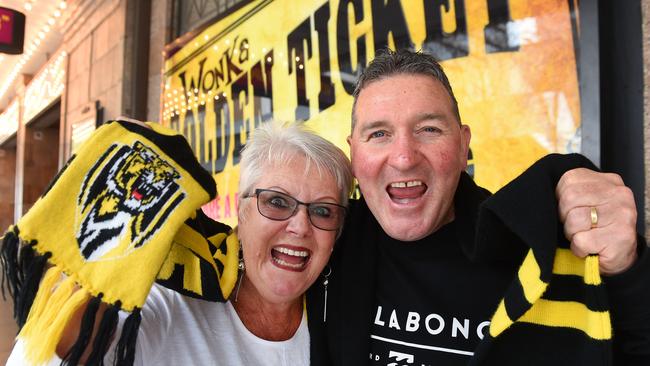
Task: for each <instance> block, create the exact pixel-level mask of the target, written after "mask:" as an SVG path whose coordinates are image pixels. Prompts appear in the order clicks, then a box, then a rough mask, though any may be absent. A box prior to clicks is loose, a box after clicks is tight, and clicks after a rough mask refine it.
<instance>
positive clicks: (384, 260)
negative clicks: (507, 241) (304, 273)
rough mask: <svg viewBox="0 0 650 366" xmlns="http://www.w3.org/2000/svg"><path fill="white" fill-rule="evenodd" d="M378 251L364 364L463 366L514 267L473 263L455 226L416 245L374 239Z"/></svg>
mask: <svg viewBox="0 0 650 366" xmlns="http://www.w3.org/2000/svg"><path fill="white" fill-rule="evenodd" d="M378 250H379V253H378V256H377V267H376V268H377V272H376V276H377V277H376V284H377V291H376V299H375V307H374V309H373V312H374V313H373V317H372V319H373V320H372V326H371V339H370V343H371V346H370V355H369V360H370V364H371V365H391V366H392V365H418V366H420V365H465V364H467V362H468V360H469V358H470V357H471V355H472V354H473V351H474V349H475V348H476V346H477V344H478V343H479V341H480V340H481V339H482V338H483V335H484V334H487V332H488V331H489V324H490V322H489V320H490V318H491V316H492V315H493V312H494V311H495V309H496V307H497V305H498V303H499V301H500V300H501V296H502V295H503V293H504V292H505V289H506V287H507V286H508V284H509V283H510V282H511V281H512V276H513V273H514V267H513V266H512V265H503V266H494V264H492V265H490V266H485V265H481V264H480V263H471V262H470V261H469V260H468V259H467V257H466V255H465V254H464V253H463V251H462V248H461V245H460V243H459V240H458V239H457V229H456V225H455V222H452V223H450V224H447V225H445V226H444V227H442V228H440V229H439V230H438V231H437V232H435V233H433V234H431V235H430V236H428V237H426V238H424V239H422V240H419V241H416V242H408V243H407V242H400V241H398V240H395V239H392V238H390V237H388V236H387V235H385V234H383V235H380V236H379V245H378Z"/></svg>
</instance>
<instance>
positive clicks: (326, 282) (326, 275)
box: [323, 264, 332, 323]
mask: <svg viewBox="0 0 650 366" xmlns="http://www.w3.org/2000/svg"><path fill="white" fill-rule="evenodd" d="M325 271H327V273H323V287H324V288H325V301H324V305H323V323H325V322H327V285H329V283H330V281H329V277H330V275H331V274H332V267H330V265H329V264H328V265H327V267H326V268H325ZM325 271H323V272H325Z"/></svg>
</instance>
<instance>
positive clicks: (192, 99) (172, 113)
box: [161, 34, 305, 120]
mask: <svg viewBox="0 0 650 366" xmlns="http://www.w3.org/2000/svg"><path fill="white" fill-rule="evenodd" d="M202 38H203V40H204V41H205V42H207V41H209V40H210V35H209V34H205V35H203V37H202ZM230 43H231V42H230V40H229V39H226V40H225V41H224V44H225V45H226V47H228V46H229V45H230ZM192 46H193V47H194V49H197V48H199V47H201V46H202V45H201V44H200V43H199V41H194V42H193V43H192V44H191V46H190V45H188V46H185V47H184V49H183V50H181V51H180V52H181V53H182V54H184V55H186V54H188V53H190V52H192V51H193V50H192ZM243 47H244V49H246V50H248V49H249V45H248V44H247V43H246V44H243ZM212 50H213V51H214V52H218V51H219V46H218V45H215V46H213V47H212ZM232 52H233V54H234V55H237V54H238V53H239V52H240V51H239V50H238V49H237V48H235V49H234V50H233V51H232ZM266 53H267V49H266V48H262V49H261V54H262V55H265V54H266ZM164 54H165V53H164V52H163V55H164ZM276 58H277V59H278V60H281V62H282V63H283V64H284V66H285V67H286V66H287V64H288V60H286V59H285V57H284V55H283V53H282V52H279V53H278V54H277V57H276ZM249 59H250V60H255V59H256V58H255V53H254V52H253V51H251V52H250V56H249ZM295 60H296V65H297V67H298V69H300V70H303V69H304V67H305V66H304V60H302V59H301V58H300V57H299V56H296V57H295ZM264 61H266V62H267V63H269V64H270V63H272V62H273V58H272V57H271V56H267V57H266V59H265V60H264ZM161 72H162V73H163V74H164V73H165V70H164V69H163V70H161ZM164 88H165V92H164V94H163V113H162V115H163V120H170V119H171V118H174V117H178V116H180V115H181V113H187V112H189V111H191V110H192V109H197V108H199V106H203V105H205V104H206V103H207V101H209V100H211V99H214V100H215V101H219V99H221V98H226V97H227V94H226V92H213V91H212V90H208V92H207V93H205V92H202V91H201V92H199V89H198V88H194V89H190V90H187V91H186V90H185V89H184V88H183V86H179V87H172V85H171V80H169V79H168V80H167V81H166V82H165V86H164Z"/></svg>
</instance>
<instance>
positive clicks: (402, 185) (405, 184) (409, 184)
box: [390, 180, 422, 188]
mask: <svg viewBox="0 0 650 366" xmlns="http://www.w3.org/2000/svg"><path fill="white" fill-rule="evenodd" d="M421 185H422V181H419V180H410V181H408V182H396V183H391V184H390V186H391V187H393V188H406V187H417V186H421Z"/></svg>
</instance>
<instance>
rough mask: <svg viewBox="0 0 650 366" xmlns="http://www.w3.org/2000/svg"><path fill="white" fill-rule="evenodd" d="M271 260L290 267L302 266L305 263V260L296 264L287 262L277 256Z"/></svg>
mask: <svg viewBox="0 0 650 366" xmlns="http://www.w3.org/2000/svg"><path fill="white" fill-rule="evenodd" d="M273 260H274V261H275V263H277V264H279V265H282V266H286V267H291V268H302V267H304V266H305V264H306V262H303V263H296V264H293V263H288V262H285V261H283V260H282V259H278V258H273Z"/></svg>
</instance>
